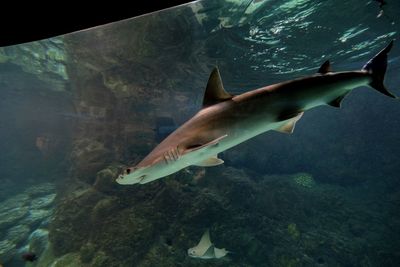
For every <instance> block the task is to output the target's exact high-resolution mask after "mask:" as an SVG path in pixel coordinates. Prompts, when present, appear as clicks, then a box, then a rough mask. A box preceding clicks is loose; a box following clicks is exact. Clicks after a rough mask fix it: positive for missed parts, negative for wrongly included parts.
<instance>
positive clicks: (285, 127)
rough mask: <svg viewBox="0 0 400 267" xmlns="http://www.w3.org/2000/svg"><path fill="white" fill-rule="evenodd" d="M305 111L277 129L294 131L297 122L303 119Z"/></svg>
mask: <svg viewBox="0 0 400 267" xmlns="http://www.w3.org/2000/svg"><path fill="white" fill-rule="evenodd" d="M303 113H304V112H301V113H299V114H298V115H297V116H296V117H294V118H292V119H290V120H289V121H288V122H287V123H285V124H284V125H282V126H281V127H280V128H278V129H277V131H278V132H281V133H293V131H294V127H295V126H296V122H297V121H298V120H300V119H301V116H303Z"/></svg>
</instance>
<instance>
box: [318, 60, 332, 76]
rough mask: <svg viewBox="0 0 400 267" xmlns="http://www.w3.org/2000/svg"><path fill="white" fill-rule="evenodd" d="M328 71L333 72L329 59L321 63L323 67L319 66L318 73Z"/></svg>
mask: <svg viewBox="0 0 400 267" xmlns="http://www.w3.org/2000/svg"><path fill="white" fill-rule="evenodd" d="M328 72H332V69H331V63H330V62H329V60H327V61H325V62H324V63H323V64H322V65H321V67H319V70H318V73H321V74H326V73H328Z"/></svg>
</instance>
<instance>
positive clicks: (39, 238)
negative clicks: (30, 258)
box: [28, 229, 49, 257]
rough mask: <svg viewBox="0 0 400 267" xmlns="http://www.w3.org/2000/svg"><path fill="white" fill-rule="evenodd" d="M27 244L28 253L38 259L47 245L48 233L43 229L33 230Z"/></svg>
mask: <svg viewBox="0 0 400 267" xmlns="http://www.w3.org/2000/svg"><path fill="white" fill-rule="evenodd" d="M28 244H29V251H30V252H33V253H35V254H36V255H37V256H38V257H40V255H41V254H42V253H43V252H44V251H45V250H46V248H47V246H48V244H49V231H48V230H45V229H37V230H35V231H34V232H32V233H31V234H30V236H29V242H28Z"/></svg>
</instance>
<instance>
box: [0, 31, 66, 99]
mask: <svg viewBox="0 0 400 267" xmlns="http://www.w3.org/2000/svg"><path fill="white" fill-rule="evenodd" d="M6 62H8V63H12V64H15V65H18V66H20V67H22V69H23V71H25V72H27V73H32V74H34V75H36V76H37V77H38V78H39V79H41V80H43V81H45V82H48V83H50V84H52V86H51V88H52V90H55V91H64V90H65V86H66V83H67V80H68V75H67V72H66V52H65V50H64V44H63V41H62V38H61V37H54V38H50V39H46V40H40V41H36V42H30V43H24V44H20V45H15V46H9V47H2V48H0V64H1V63H6Z"/></svg>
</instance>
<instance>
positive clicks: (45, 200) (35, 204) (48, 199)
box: [30, 194, 56, 210]
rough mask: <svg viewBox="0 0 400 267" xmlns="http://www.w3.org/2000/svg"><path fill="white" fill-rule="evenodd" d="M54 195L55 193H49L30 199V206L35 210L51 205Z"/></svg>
mask: <svg viewBox="0 0 400 267" xmlns="http://www.w3.org/2000/svg"><path fill="white" fill-rule="evenodd" d="M55 197H56V194H50V195H47V196H44V197H40V198H37V199H34V200H32V201H31V205H30V208H31V209H34V210H37V209H43V208H46V207H47V206H49V205H51V204H52V203H53V201H54V199H55Z"/></svg>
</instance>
